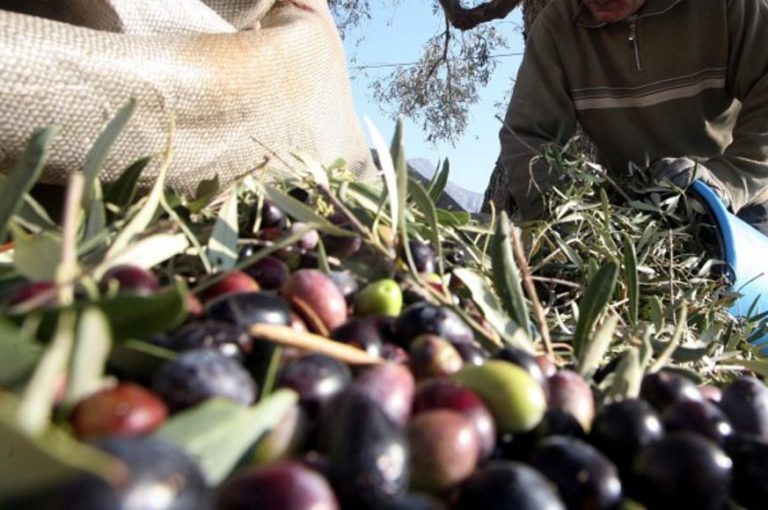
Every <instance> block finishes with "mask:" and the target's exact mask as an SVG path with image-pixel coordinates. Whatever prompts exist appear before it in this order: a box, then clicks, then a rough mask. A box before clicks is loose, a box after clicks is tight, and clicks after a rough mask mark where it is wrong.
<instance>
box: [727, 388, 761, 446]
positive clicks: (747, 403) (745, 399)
mask: <svg viewBox="0 0 768 510" xmlns="http://www.w3.org/2000/svg"><path fill="white" fill-rule="evenodd" d="M719 405H720V409H722V410H723V412H724V413H725V415H726V416H727V417H728V419H729V420H730V421H731V425H732V426H733V429H734V431H735V432H736V433H737V434H742V435H751V436H755V437H757V438H760V439H762V440H763V441H768V387H767V386H766V385H765V384H764V383H763V382H762V381H760V380H758V379H755V378H754V377H739V378H738V379H736V380H735V381H733V382H731V383H730V384H729V385H728V386H727V387H726V388H725V390H724V391H723V395H722V398H721V400H720V404H719Z"/></svg>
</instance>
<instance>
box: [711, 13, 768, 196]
mask: <svg viewBox="0 0 768 510" xmlns="http://www.w3.org/2000/svg"><path fill="white" fill-rule="evenodd" d="M729 3H730V6H729V14H728V26H729V30H730V48H729V60H730V61H729V62H728V83H727V86H728V88H729V90H731V91H732V92H733V94H734V96H735V97H736V98H737V99H739V100H740V101H741V102H742V107H741V111H740V113H739V116H738V119H737V121H736V125H735V127H734V130H733V141H732V143H731V144H730V145H729V146H728V147H727V149H726V150H725V152H724V153H723V154H722V155H719V156H716V157H713V158H711V159H709V160H707V161H704V162H703V164H704V166H706V168H708V169H709V170H710V171H711V172H712V173H713V174H714V175H716V176H717V178H718V179H719V180H720V181H721V182H722V183H723V187H724V188H725V191H726V192H727V194H728V196H727V197H726V198H727V199H728V200H729V201H730V203H731V207H732V209H733V210H734V211H738V210H740V209H742V208H743V207H744V206H746V205H751V204H760V203H763V202H766V201H768V51H766V40H767V39H766V33H767V32H766V30H768V3H766V2H765V1H764V0H730V1H729Z"/></svg>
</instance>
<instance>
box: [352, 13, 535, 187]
mask: <svg viewBox="0 0 768 510" xmlns="http://www.w3.org/2000/svg"><path fill="white" fill-rule="evenodd" d="M371 4H372V5H371V8H372V10H373V12H372V14H373V16H372V19H370V20H367V21H363V23H362V25H361V26H360V27H359V28H358V29H355V30H353V31H349V32H347V33H346V34H345V37H344V48H345V51H346V55H347V61H348V65H349V69H350V80H351V84H352V92H353V96H354V101H355V107H356V108H357V113H358V116H359V117H360V118H361V119H362V118H364V117H367V118H369V119H370V120H371V121H372V122H373V124H374V125H375V126H376V128H377V129H378V130H379V131H380V132H381V134H382V135H383V136H384V139H385V140H387V141H389V140H390V139H391V137H392V134H393V133H394V130H395V121H393V120H392V119H391V118H390V116H389V114H388V113H387V112H383V111H382V109H381V108H380V107H379V105H377V104H376V103H375V102H374V100H373V98H372V93H371V90H370V84H371V82H372V81H373V80H376V79H380V78H381V77H383V76H385V75H386V74H387V73H389V72H391V71H392V70H394V68H393V67H388V66H387V65H388V64H395V63H408V62H415V61H416V60H418V57H419V53H420V51H421V47H422V45H423V44H424V42H425V41H426V40H427V39H428V38H429V37H431V36H433V35H434V34H436V33H438V32H440V31H441V30H443V29H444V23H445V22H444V20H443V17H442V15H439V14H434V13H433V12H432V2H430V1H428V0H404V1H402V2H400V3H399V5H396V6H391V5H387V6H382V5H381V4H389V2H378V1H374V2H371ZM498 23H499V25H498V26H499V29H500V30H502V31H503V33H504V35H505V36H506V37H507V39H508V42H509V48H502V49H500V50H499V52H500V53H504V54H507V53H521V52H522V48H523V42H522V35H521V30H520V27H521V26H522V22H521V20H520V12H519V10H516V11H515V12H514V13H513V14H512V15H511V16H509V17H508V19H507V20H504V21H501V22H498ZM520 60H521V57H520V56H507V57H501V58H499V59H498V67H497V68H496V72H495V74H494V76H493V78H492V79H491V81H490V82H489V84H488V86H487V87H486V88H485V89H484V90H483V91H481V92H480V95H481V98H482V99H481V101H480V102H479V103H478V104H476V105H475V106H473V107H472V108H471V109H470V118H469V123H468V124H469V125H468V127H467V130H466V132H465V134H464V135H463V136H462V137H461V138H460V139H459V140H458V141H457V142H456V144H455V145H451V144H450V143H440V144H437V145H433V144H431V143H430V142H427V141H426V139H427V135H426V133H424V132H423V131H422V129H421V126H420V125H418V124H415V123H413V122H410V121H406V123H405V125H404V138H405V140H404V146H405V154H406V158H408V159H410V158H424V159H427V160H428V161H430V162H432V163H433V166H437V164H438V162H440V161H442V160H443V159H445V158H448V159H449V161H450V169H451V170H450V180H451V182H453V183H454V184H457V185H459V186H461V187H463V188H466V189H468V190H470V191H475V192H478V193H482V192H484V191H485V188H486V186H487V184H488V179H489V178H490V175H491V171H492V170H493V164H494V162H495V161H496V157H497V156H498V154H499V140H498V134H499V128H500V127H501V124H500V122H499V120H498V119H496V116H497V115H502V116H503V111H504V110H503V108H502V109H501V110H499V108H498V107H497V106H496V105H495V103H499V102H500V101H501V102H502V103H504V102H505V97H508V93H509V89H510V88H511V87H512V85H513V83H514V82H513V80H514V77H515V75H516V73H517V68H518V67H519V65H520ZM371 66H375V67H371ZM380 66H383V67H380ZM363 125H364V124H363ZM364 126H365V125H364ZM364 130H366V131H367V128H365V127H364ZM369 140H370V138H369Z"/></svg>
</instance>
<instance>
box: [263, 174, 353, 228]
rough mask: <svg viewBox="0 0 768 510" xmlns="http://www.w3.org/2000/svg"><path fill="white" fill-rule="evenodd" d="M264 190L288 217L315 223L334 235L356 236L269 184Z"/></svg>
mask: <svg viewBox="0 0 768 510" xmlns="http://www.w3.org/2000/svg"><path fill="white" fill-rule="evenodd" d="M264 190H265V191H266V192H267V196H269V199H270V200H271V201H272V202H274V203H275V205H276V206H277V207H279V208H280V209H282V210H283V211H284V212H285V213H286V214H287V215H289V216H291V217H293V218H295V219H296V221H301V222H304V223H313V224H315V225H317V226H318V228H320V229H322V230H323V231H325V232H328V233H329V234H333V235H338V236H345V237H349V236H353V235H354V234H352V233H351V232H350V231H348V230H345V229H343V228H339V227H337V226H336V225H334V224H333V223H331V222H330V221H328V219H327V218H325V217H324V216H321V215H320V214H318V213H316V212H315V211H314V209H312V208H311V207H309V206H307V205H306V204H304V203H303V202H301V201H299V200H296V199H295V198H293V197H292V196H290V195H286V194H285V193H283V192H282V191H280V190H278V189H277V188H275V187H273V186H270V185H268V184H267V185H265V186H264Z"/></svg>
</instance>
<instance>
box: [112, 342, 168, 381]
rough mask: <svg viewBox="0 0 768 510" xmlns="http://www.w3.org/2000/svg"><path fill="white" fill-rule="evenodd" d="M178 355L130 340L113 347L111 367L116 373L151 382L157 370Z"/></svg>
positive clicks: (156, 346)
mask: <svg viewBox="0 0 768 510" xmlns="http://www.w3.org/2000/svg"><path fill="white" fill-rule="evenodd" d="M177 354H178V353H177V352H176V351H172V350H170V349H165V348H163V347H160V346H158V345H155V344H153V343H149V342H144V341H141V340H134V339H132V338H129V339H127V340H123V341H121V342H119V343H116V344H114V345H113V346H112V350H111V352H110V353H109V365H110V367H112V368H114V369H115V370H116V371H119V372H121V373H126V374H131V376H132V377H136V378H137V379H138V380H146V381H149V380H151V379H152V376H153V375H154V373H155V372H157V370H158V369H159V368H160V367H161V366H163V365H164V364H165V363H166V362H167V361H170V360H172V359H174V358H175V357H176V355H177Z"/></svg>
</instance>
